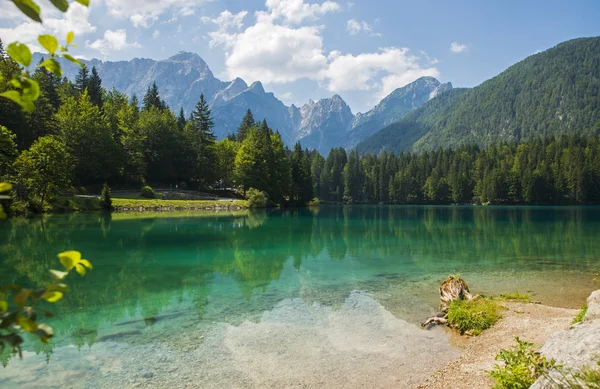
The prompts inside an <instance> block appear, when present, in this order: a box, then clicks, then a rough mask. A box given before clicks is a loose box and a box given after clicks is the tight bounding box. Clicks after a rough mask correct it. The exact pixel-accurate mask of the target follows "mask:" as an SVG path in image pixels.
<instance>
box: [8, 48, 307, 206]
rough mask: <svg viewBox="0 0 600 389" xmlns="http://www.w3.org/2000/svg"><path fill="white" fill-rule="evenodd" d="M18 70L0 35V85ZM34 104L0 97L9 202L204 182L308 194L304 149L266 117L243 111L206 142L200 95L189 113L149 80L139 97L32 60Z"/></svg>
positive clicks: (278, 194) (298, 197) (206, 113)
mask: <svg viewBox="0 0 600 389" xmlns="http://www.w3.org/2000/svg"><path fill="white" fill-rule="evenodd" d="M21 72H22V68H21V66H20V65H19V64H18V63H16V62H15V61H13V60H12V59H11V58H10V57H8V56H7V55H6V53H5V51H4V49H3V48H2V45H1V42H0V74H1V75H2V76H3V78H4V80H5V82H3V83H2V84H0V92H3V91H5V90H8V89H11V88H12V86H11V84H10V83H9V80H11V78H12V77H13V76H15V75H18V74H20V73H21ZM32 79H33V80H35V81H36V82H37V83H38V84H39V86H40V91H41V94H40V98H39V99H38V100H37V101H36V102H35V110H34V111H33V112H31V113H27V112H25V111H24V110H22V109H21V107H19V106H18V105H17V104H15V103H13V102H12V101H10V100H6V99H2V100H0V123H1V124H2V126H0V147H1V148H2V159H1V160H0V177H1V178H2V179H3V180H5V181H9V182H11V183H12V184H13V188H14V192H15V193H14V194H15V196H14V201H13V206H12V208H13V209H16V210H17V211H21V212H22V211H24V210H30V211H34V212H40V211H44V210H45V209H46V207H47V206H48V205H49V204H51V203H52V201H54V200H55V199H57V198H58V197H60V196H62V195H64V194H65V193H71V192H73V193H82V194H86V193H90V194H93V193H99V192H100V188H101V187H102V186H103V184H104V183H107V184H109V185H110V186H111V187H117V188H135V189H139V188H141V187H142V186H145V185H152V186H158V187H176V186H177V187H179V188H190V189H199V190H209V189H218V188H226V187H231V186H232V185H233V183H235V184H236V186H237V187H239V188H241V189H242V191H243V192H245V191H246V190H248V189H250V188H254V189H256V190H259V191H262V192H265V193H266V194H267V195H268V198H269V199H270V201H271V203H273V204H281V205H283V204H284V203H285V204H305V203H307V202H308V201H310V200H312V199H313V194H312V180H311V177H310V159H309V155H308V152H307V151H306V150H303V149H302V148H301V146H300V144H297V145H295V147H294V149H293V150H292V151H290V150H288V149H287V147H286V146H285V145H284V143H283V141H282V139H281V136H280V135H279V133H278V132H277V131H273V130H272V129H271V128H269V126H268V124H267V122H266V121H264V120H263V121H262V122H261V121H255V120H254V118H253V116H252V113H251V112H250V111H248V113H247V115H246V117H244V119H243V121H242V123H241V124H240V128H239V131H238V133H237V134H232V135H231V136H230V137H229V138H227V139H223V140H221V141H216V140H215V137H214V135H213V133H212V127H213V121H212V118H211V112H210V109H209V107H208V103H207V102H206V100H205V99H204V96H199V101H198V103H197V105H196V108H195V110H194V112H192V113H191V115H189V117H186V116H185V115H184V112H183V110H181V111H180V112H179V114H176V113H174V112H172V111H171V110H170V109H169V107H167V106H166V104H165V102H164V101H163V100H162V99H161V98H160V93H159V90H158V88H157V86H156V83H155V84H153V85H152V86H151V87H149V88H148V91H147V93H146V95H145V96H143V99H142V101H141V102H140V101H139V100H138V98H137V97H136V96H135V95H134V96H133V97H132V98H131V99H129V98H128V97H127V96H126V95H124V94H123V93H121V92H118V91H116V90H111V91H106V90H104V89H103V88H102V80H101V79H100V77H99V76H98V73H97V72H96V69H95V68H92V69H91V71H90V70H88V69H87V68H86V67H85V66H84V67H82V68H81V70H80V72H79V74H78V75H77V78H76V80H75V82H71V81H69V80H68V79H66V78H63V79H60V78H58V77H56V76H55V75H54V74H52V73H50V72H48V71H47V70H46V69H45V68H43V67H39V68H37V69H36V70H35V72H34V73H33V74H32Z"/></svg>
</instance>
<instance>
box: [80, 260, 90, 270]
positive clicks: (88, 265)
mask: <svg viewBox="0 0 600 389" xmlns="http://www.w3.org/2000/svg"><path fill="white" fill-rule="evenodd" d="M79 263H81V264H82V265H83V266H85V267H87V268H88V269H92V264H91V263H90V261H88V260H87V259H82V260H81V261H79Z"/></svg>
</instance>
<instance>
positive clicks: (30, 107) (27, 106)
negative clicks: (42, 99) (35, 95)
mask: <svg viewBox="0 0 600 389" xmlns="http://www.w3.org/2000/svg"><path fill="white" fill-rule="evenodd" d="M0 96H1V97H4V98H7V99H9V100H12V101H13V102H15V103H17V104H19V105H20V106H21V108H23V109H24V110H26V111H27V112H33V111H34V110H35V105H34V104H33V103H32V102H30V101H26V100H23V99H22V98H21V95H20V94H19V92H17V91H16V90H9V91H6V92H3V93H0Z"/></svg>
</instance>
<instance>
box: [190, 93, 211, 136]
mask: <svg viewBox="0 0 600 389" xmlns="http://www.w3.org/2000/svg"><path fill="white" fill-rule="evenodd" d="M190 123H191V124H192V126H193V128H194V130H195V131H196V132H197V134H198V135H199V137H200V138H201V139H202V140H203V141H206V142H209V143H210V142H212V143H214V141H215V136H214V134H213V132H212V128H213V127H214V125H215V122H214V121H213V119H212V117H211V112H210V109H209V108H208V102H207V101H206V99H205V98H204V93H202V94H200V101H198V102H197V103H196V108H195V109H194V112H192V115H191V116H190Z"/></svg>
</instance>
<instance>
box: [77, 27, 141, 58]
mask: <svg viewBox="0 0 600 389" xmlns="http://www.w3.org/2000/svg"><path fill="white" fill-rule="evenodd" d="M85 44H86V46H87V47H89V48H91V49H94V50H98V51H100V52H101V53H102V54H104V55H107V54H109V53H112V52H114V51H122V50H125V49H127V48H130V47H141V46H140V45H139V43H137V42H133V43H127V31H125V30H124V29H119V30H116V31H111V30H106V31H105V32H104V37H103V38H102V39H97V40H95V41H94V42H92V43H90V42H89V41H87V42H85Z"/></svg>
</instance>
